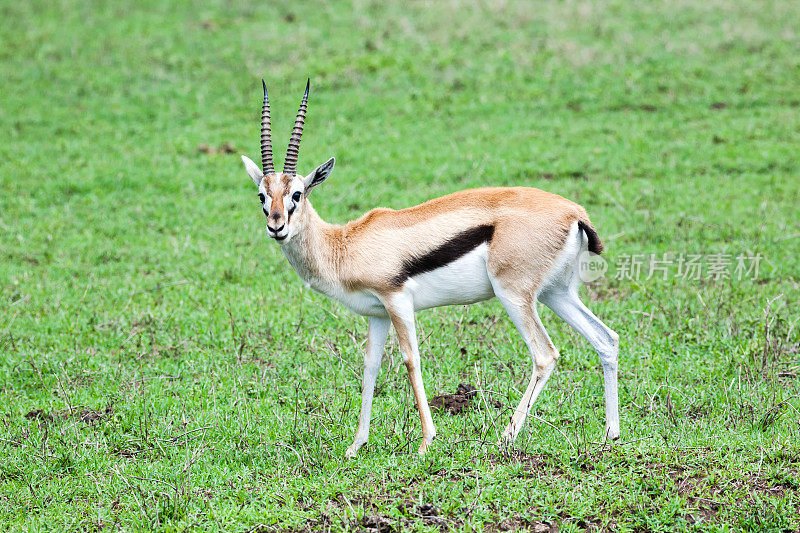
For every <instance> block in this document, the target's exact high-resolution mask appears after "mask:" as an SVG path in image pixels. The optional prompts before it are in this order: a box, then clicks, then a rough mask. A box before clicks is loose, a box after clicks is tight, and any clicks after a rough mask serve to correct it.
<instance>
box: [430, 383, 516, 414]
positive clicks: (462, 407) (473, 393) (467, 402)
mask: <svg viewBox="0 0 800 533" xmlns="http://www.w3.org/2000/svg"><path fill="white" fill-rule="evenodd" d="M477 399H478V389H476V388H475V387H474V386H473V385H472V384H471V383H461V384H459V385H458V387H457V388H456V392H455V393H453V394H440V395H439V396H434V397H433V398H432V399H431V400H430V401H429V402H428V403H429V404H430V406H431V408H433V409H437V410H439V411H447V412H449V413H450V414H451V415H459V414H461V413H463V412H464V411H466V410H467V409H469V408H470V406H471V405H472V402H473V401H475V400H477ZM486 401H487V402H489V403H490V404H491V405H493V406H494V407H497V408H501V407H502V406H503V405H502V404H501V403H500V402H498V401H497V400H494V399H487V400H486Z"/></svg>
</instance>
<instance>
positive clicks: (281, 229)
mask: <svg viewBox="0 0 800 533" xmlns="http://www.w3.org/2000/svg"><path fill="white" fill-rule="evenodd" d="M258 199H259V200H261V209H262V210H263V211H264V214H265V215H266V217H267V235H269V236H270V237H272V238H273V239H275V240H276V241H278V242H288V241H289V240H290V239H291V238H292V237H293V236H294V235H296V234H297V232H298V229H299V228H298V226H299V224H298V221H299V220H300V216H299V215H300V214H301V212H302V210H303V205H304V204H305V184H304V183H303V178H302V176H298V175H297V174H294V175H291V174H282V173H276V174H267V175H266V176H264V177H263V178H261V183H260V184H259V186H258Z"/></svg>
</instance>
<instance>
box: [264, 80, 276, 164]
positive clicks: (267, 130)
mask: <svg viewBox="0 0 800 533" xmlns="http://www.w3.org/2000/svg"><path fill="white" fill-rule="evenodd" d="M261 85H263V86H264V104H263V105H262V106H261V168H262V172H264V174H273V173H274V172H275V166H274V164H273V163H272V138H271V136H272V132H271V127H270V123H269V95H268V94H267V84H266V82H265V81H264V79H263V78H262V79H261Z"/></svg>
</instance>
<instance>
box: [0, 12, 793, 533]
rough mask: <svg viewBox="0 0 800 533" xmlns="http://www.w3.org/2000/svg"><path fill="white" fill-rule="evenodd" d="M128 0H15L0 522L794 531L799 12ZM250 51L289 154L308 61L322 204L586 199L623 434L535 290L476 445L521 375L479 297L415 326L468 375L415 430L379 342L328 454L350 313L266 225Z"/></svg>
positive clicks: (501, 390) (1, 39)
mask: <svg viewBox="0 0 800 533" xmlns="http://www.w3.org/2000/svg"><path fill="white" fill-rule="evenodd" d="M128 4H129V3H123V2H96V1H89V2H74V1H68V0H64V1H59V2H40V1H32V2H13V1H11V0H0V18H2V20H3V23H2V24H0V94H2V98H0V109H2V112H0V131H2V139H1V140H0V353H1V354H2V356H1V357H0V416H1V417H2V425H0V530H4V531H5V530H10V531H53V530H87V531H95V530H101V529H102V530H104V531H106V530H110V531H113V530H124V531H135V530H141V531H144V530H151V529H155V530H163V531H184V530H224V531H241V532H244V531H260V532H266V531H317V530H334V531H343V530H364V529H367V530H370V531H381V532H385V531H400V530H418V531H438V530H442V531H450V530H457V531H460V530H474V531H480V530H487V531H500V530H507V529H522V530H531V531H550V530H552V531H555V530H556V529H558V530H560V531H580V530H587V529H588V530H592V531H597V530H604V529H607V530H620V531H673V530H681V529H694V530H703V531H726V530H728V531H730V530H759V531H797V530H798V528H800V410H799V409H800V377H799V376H800V354H799V353H798V352H799V351H800V333H799V332H800V322H799V320H800V319H798V316H799V313H798V304H799V303H800V298H798V283H799V282H800V217H798V214H797V213H798V211H797V206H798V205H800V157H799V156H798V153H800V83H798V82H799V80H800V34H799V33H798V31H799V30H798V29H799V28H800V6H799V5H798V4H797V3H794V2H778V1H775V2H763V1H751V2H721V1H715V0H712V1H708V2H688V1H683V2H638V3H633V2H621V1H609V2H573V1H566V2H547V3H542V4H538V3H537V4H533V3H527V2H506V1H499V0H498V1H489V2H481V3H479V2H460V1H445V2H410V3H409V2H404V3H403V5H402V6H401V5H400V3H396V4H395V3H386V2H377V1H376V2H370V1H354V2H352V3H347V2H340V1H335V2H334V1H331V2H326V3H324V4H316V3H312V2H292V3H288V2H287V3H280V4H281V5H275V4H276V3H274V2H253V3H244V2H205V3H204V5H203V6H202V7H198V6H193V5H191V4H190V3H188V2H185V3H172V2H167V3H164V2H155V1H145V2H138V3H137V4H138V6H139V7H137V8H135V9H134V8H132V7H130V6H129V5H128ZM168 5H169V7H167V6H168ZM262 76H263V77H265V78H266V80H267V82H268V84H269V88H270V96H271V101H272V123H273V139H274V141H273V142H274V145H275V151H276V154H278V155H279V157H278V164H281V161H282V154H283V150H284V147H285V142H286V140H287V139H288V135H289V133H290V131H291V124H292V121H293V119H294V114H295V112H296V110H297V104H298V102H299V98H300V96H301V94H302V89H303V86H304V84H305V80H306V77H307V76H310V78H311V97H310V107H309V114H308V120H307V123H306V131H305V135H304V140H303V145H302V150H301V153H300V164H299V170H300V171H301V172H310V171H311V169H313V167H314V166H316V165H318V164H320V163H322V162H324V161H325V160H326V159H327V158H328V157H329V156H331V155H335V156H336V158H337V165H336V170H335V171H334V173H333V175H332V177H331V178H330V179H329V180H328V181H327V182H326V183H325V184H324V185H323V186H321V187H320V188H319V189H317V190H316V192H315V193H314V195H313V197H312V200H313V202H314V205H315V207H316V209H317V210H318V211H319V212H320V214H321V215H322V216H323V217H324V218H326V219H327V220H329V221H331V222H339V223H343V222H345V221H346V220H349V219H351V218H355V217H357V216H359V215H360V214H361V213H363V212H364V211H366V210H368V209H370V208H372V207H375V206H378V205H382V206H386V207H394V208H400V207H405V206H409V205H413V204H416V203H420V202H422V201H424V200H426V199H429V198H431V197H434V196H438V195H441V194H445V193H448V192H452V191H456V190H459V189H463V188H469V187H478V186H485V185H527V186H533V187H539V188H543V189H546V190H549V191H551V192H555V193H558V194H561V195H563V196H566V197H568V198H570V199H572V200H575V201H577V202H579V203H581V204H583V205H584V206H585V207H586V209H587V210H588V212H589V214H590V215H591V217H592V220H593V222H594V224H595V226H596V227H597V229H598V232H599V233H600V235H601V236H602V237H603V239H604V241H605V243H606V247H607V253H606V255H605V256H604V257H605V258H606V260H607V261H608V264H609V270H608V272H607V275H606V276H605V277H604V278H601V279H599V280H597V281H596V282H594V283H593V284H591V285H590V286H589V287H588V288H587V289H585V290H584V292H583V295H584V296H585V299H586V300H587V301H590V307H591V308H592V309H593V310H594V312H595V313H596V314H597V315H598V316H600V317H601V318H602V319H603V320H604V321H605V322H606V323H607V324H609V325H610V326H611V327H612V328H613V329H615V330H616V331H617V332H618V333H619V334H620V337H621V355H620V387H621V389H620V402H621V416H622V438H621V439H620V440H619V441H618V442H616V443H614V444H610V443H606V442H604V441H603V438H602V437H603V406H602V374H601V372H600V367H599V361H598V358H597V356H596V354H595V353H594V351H593V350H592V348H591V347H590V346H589V345H588V343H586V342H585V341H584V340H583V339H582V338H580V337H579V336H578V334H577V333H576V332H574V331H573V330H571V329H569V328H568V327H567V326H566V325H565V324H564V323H562V322H561V321H560V320H558V319H557V318H556V317H554V316H553V315H552V313H550V312H549V311H546V310H545V311H543V312H542V317H543V320H544V322H545V326H546V327H547V328H548V331H549V332H550V334H551V337H552V338H553V341H554V342H555V344H556V345H557V347H558V348H559V349H560V351H561V359H560V361H559V365H558V367H557V368H556V371H555V373H554V375H553V378H552V379H551V380H550V382H549V384H548V387H547V389H545V392H544V393H543V394H542V396H541V398H540V399H539V401H538V402H537V404H536V405H535V408H534V412H533V416H532V417H531V418H530V419H529V421H528V423H527V425H526V427H525V428H524V429H523V431H522V433H521V434H520V438H519V439H518V440H517V442H516V444H515V446H514V447H513V448H511V449H508V450H503V449H499V448H498V447H496V446H495V445H494V442H495V441H496V439H497V437H498V434H499V431H500V430H502V427H503V426H504V425H505V423H506V422H507V420H508V418H509V414H510V412H511V410H512V409H513V407H514V406H515V405H516V403H517V402H518V400H519V397H520V395H521V391H522V390H524V388H525V386H526V385H527V379H528V376H529V372H530V369H531V366H530V361H529V357H528V355H527V353H526V349H525V346H524V344H523V342H522V340H521V339H520V337H519V335H518V334H517V333H516V331H515V330H514V328H513V325H512V324H511V323H510V321H509V320H508V319H507V317H506V316H505V313H504V311H503V309H502V307H501V306H500V304H499V303H498V302H497V301H493V302H487V303H485V304H480V305H475V306H472V307H469V308H462V307H458V308H455V307H454V308H442V309H436V310H431V311H426V312H423V313H420V315H419V316H418V320H419V325H418V328H419V333H420V346H421V351H422V354H423V355H422V359H423V362H422V366H423V376H424V379H425V385H426V389H427V392H428V395H429V397H433V396H436V395H442V394H449V393H453V392H454V391H455V390H456V387H457V386H458V384H459V383H470V384H472V385H474V386H475V387H477V388H478V389H480V391H481V392H480V394H479V395H478V398H477V399H476V400H473V401H472V402H471V403H470V404H469V405H468V406H467V409H465V410H464V411H463V412H462V413H460V414H450V413H448V412H435V413H434V420H435V422H436V424H437V427H438V436H437V439H436V441H435V442H434V446H433V449H432V452H431V453H429V454H428V455H427V456H425V457H423V458H419V457H417V455H416V453H415V451H416V449H417V447H418V445H419V441H420V438H421V430H420V427H419V419H418V417H417V414H416V410H415V408H414V405H413V397H412V395H411V392H410V387H409V385H408V380H407V378H406V372H405V368H404V367H403V365H402V362H401V358H400V355H399V352H398V349H397V345H396V341H394V340H393V339H390V343H389V345H388V349H387V354H386V357H385V359H384V363H383V367H382V369H381V374H380V376H379V380H378V389H377V393H376V399H375V406H374V409H373V423H372V433H371V437H370V442H369V443H368V444H367V445H366V446H365V447H364V448H363V449H362V450H361V452H360V454H359V456H358V458H357V459H355V460H349V461H348V460H344V459H343V454H344V451H345V449H346V448H347V446H348V445H349V444H350V442H351V441H352V437H353V434H354V432H355V428H356V422H357V415H358V408H359V398H360V374H361V364H362V357H363V350H364V343H365V337H366V320H365V319H363V318H361V317H356V316H354V315H351V314H349V313H348V312H347V311H346V310H344V309H343V308H341V307H338V306H337V305H335V304H334V303H332V302H329V301H327V300H326V299H325V298H324V297H322V296H320V295H318V294H315V293H312V292H310V291H309V290H307V289H305V288H304V287H303V286H302V284H301V283H300V282H299V280H298V278H297V276H296V275H295V273H294V272H293V271H292V270H291V268H290V267H289V265H288V263H286V261H285V259H284V258H283V256H282V254H281V253H280V250H279V247H278V246H277V245H276V244H275V243H274V242H267V241H268V240H267V237H266V233H265V228H264V226H265V220H264V216H263V214H262V213H261V210H260V206H259V204H258V200H257V198H256V195H255V190H254V188H253V186H252V182H251V181H250V179H249V178H248V176H247V175H246V173H245V171H244V169H243V167H242V164H241V161H240V159H239V154H242V153H244V154H248V155H249V156H250V157H252V158H253V159H255V160H258V127H259V115H260V98H261V96H260V90H261V89H260V81H259V80H260V78H261V77H262ZM650 254H656V257H657V258H658V259H659V260H664V259H666V261H667V262H666V263H659V265H661V266H662V267H664V269H665V270H656V271H655V272H654V275H653V276H649V274H650V270H649V267H650V265H651V264H652V263H651V260H650ZM664 254H668V255H666V256H664ZM680 254H684V258H688V257H689V256H692V255H697V256H700V258H699V259H698V260H697V261H695V263H697V262H698V261H699V264H700V265H701V267H702V270H701V272H700V276H699V278H700V279H694V278H695V277H696V276H695V275H694V274H692V275H684V274H685V273H686V270H685V267H686V265H685V264H679V258H680ZM714 254H718V255H714ZM719 254H722V255H719ZM737 258H739V259H738V260H737ZM725 261H727V263H725ZM756 261H759V270H758V273H757V274H756V272H755V271H754V270H750V271H749V272H744V275H742V274H743V273H742V272H741V271H738V272H737V271H736V267H737V264H738V263H741V262H744V263H745V264H746V265H748V266H749V267H752V266H754V263H755V262H756ZM637 262H638V263H644V266H643V267H642V268H641V272H640V273H639V274H638V275H637V273H636V272H635V271H632V270H630V269H629V267H630V266H631V265H633V264H634V263H637ZM719 264H722V265H724V266H725V269H724V273H725V274H727V276H725V275H721V274H720V275H715V274H714V272H715V270H714V268H715V267H714V266H713V265H719ZM740 266H741V265H740ZM679 268H680V269H681V270H679ZM716 272H718V271H716ZM648 277H649V279H648ZM715 277H716V278H719V279H714V278H715ZM739 278H741V279H739Z"/></svg>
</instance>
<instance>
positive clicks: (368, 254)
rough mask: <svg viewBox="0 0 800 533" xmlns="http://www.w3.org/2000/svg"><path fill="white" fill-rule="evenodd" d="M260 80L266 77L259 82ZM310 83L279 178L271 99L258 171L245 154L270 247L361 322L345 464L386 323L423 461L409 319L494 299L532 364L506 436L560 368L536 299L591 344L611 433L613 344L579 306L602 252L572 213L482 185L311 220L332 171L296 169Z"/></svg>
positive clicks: (614, 431) (427, 417) (422, 407)
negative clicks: (587, 254) (365, 322)
mask: <svg viewBox="0 0 800 533" xmlns="http://www.w3.org/2000/svg"><path fill="white" fill-rule="evenodd" d="M262 83H263V80H262ZM307 102H308V85H306V93H305V95H304V96H303V100H302V103H301V105H300V111H299V112H298V114H297V119H296V121H295V126H294V130H293V131H292V136H291V139H290V141H289V148H288V150H287V154H286V162H285V165H284V168H283V172H277V171H275V169H274V166H273V162H272V145H271V140H270V122H269V99H268V96H267V88H266V85H264V104H263V108H262V118H261V158H262V165H263V169H264V170H263V172H262V171H261V170H260V169H259V168H258V166H257V165H256V164H255V163H253V162H252V161H251V160H250V159H248V158H247V157H245V156H242V160H243V161H244V165H245V167H246V168H247V173H248V174H249V175H250V177H251V178H252V179H253V182H254V183H255V184H256V187H258V196H259V198H260V200H261V204H262V209H263V211H264V214H265V215H266V216H267V233H268V235H269V236H270V237H272V238H273V239H275V240H276V241H278V243H279V244H280V246H281V249H282V250H283V253H284V254H285V255H286V258H287V259H288V260H289V263H290V264H291V265H292V267H293V268H294V269H295V271H297V273H298V274H299V275H300V277H301V278H302V279H303V280H304V281H305V282H306V283H308V284H309V285H310V286H311V287H313V288H314V289H316V290H317V291H319V292H322V293H323V294H326V295H328V296H330V297H331V298H334V299H335V300H338V301H340V302H341V303H343V304H344V305H345V306H346V307H348V308H350V309H351V310H352V311H354V312H356V313H358V314H361V315H365V316H368V317H369V338H368V341H367V350H366V357H365V361H364V379H363V388H362V392H361V415H360V417H359V420H358V431H357V432H356V436H355V440H354V442H353V444H352V445H351V446H350V447H349V448H348V449H347V452H346V454H347V456H353V455H355V454H356V452H357V451H358V449H359V448H360V447H361V446H362V445H363V444H364V443H365V442H367V438H368V436H369V420H370V411H371V409H372V394H373V389H374V387H375V379H376V377H377V374H378V369H379V367H380V363H381V357H382V354H383V349H384V344H385V343H386V337H387V334H388V332H389V325H390V324H391V325H393V326H394V328H395V330H396V331H397V338H398V341H399V344H400V350H401V351H402V354H403V361H404V363H405V365H406V368H407V369H408V375H409V377H410V380H411V387H412V389H413V391H414V396H415V398H416V402H417V407H418V408H419V416H420V418H421V420H422V437H423V439H422V444H421V446H420V448H419V453H424V452H425V450H427V448H428V447H429V446H430V444H431V442H432V441H433V438H434V436H435V435H436V428H435V427H434V425H433V419H432V417H431V411H430V408H429V406H428V400H427V398H426V396H425V388H424V386H423V384H422V373H421V372H420V356H419V350H418V347H417V336H416V329H415V327H414V313H415V312H416V311H419V310H420V309H427V308H429V307H436V306H441V305H460V304H471V303H474V302H479V301H481V300H487V299H489V298H491V297H493V296H497V297H498V298H499V299H500V301H501V302H502V304H503V306H504V307H505V309H506V311H507V312H508V315H509V316H510V317H511V320H512V321H513V322H514V325H516V327H517V329H518V330H519V332H520V334H521V335H522V338H523V339H524V340H525V343H526V344H527V345H528V349H529V350H530V354H531V358H532V359H533V372H532V375H531V380H530V383H529V384H528V388H527V389H526V390H525V393H524V394H523V395H522V400H521V401H520V404H519V406H518V407H517V409H516V411H514V414H513V416H512V417H511V421H510V422H509V424H508V426H507V427H506V428H505V430H504V431H503V434H502V438H503V439H504V440H506V441H507V442H512V441H513V440H514V439H515V438H516V437H517V434H518V433H519V430H520V429H521V428H522V425H523V423H524V422H525V418H526V417H527V416H528V413H529V412H530V409H531V406H532V405H533V402H534V401H535V400H536V397H537V396H538V395H539V393H540V392H541V391H542V389H543V388H544V385H545V383H546V382H547V379H548V378H549V377H550V374H551V373H552V371H553V367H554V366H555V364H556V361H557V360H558V350H557V349H556V348H555V346H553V343H552V342H551V341H550V337H549V336H548V335H547V332H546V331H545V329H544V327H543V326H542V323H541V321H540V320H539V315H538V314H537V311H536V301H537V300H539V301H540V302H542V303H544V304H545V305H546V306H547V307H549V308H550V309H552V310H553V311H554V312H555V313H556V314H557V315H558V316H560V317H561V318H563V319H564V320H565V321H566V322H567V323H568V324H570V325H571V326H572V327H574V328H575V329H576V330H578V331H579V332H580V333H581V335H583V336H584V337H586V339H587V340H588V341H589V342H590V343H591V344H592V346H594V348H595V349H596V350H597V352H598V353H599V354H600V360H601V361H602V364H603V378H604V380H605V404H606V434H607V436H608V437H609V438H617V437H618V436H619V414H618V409H617V352H618V340H619V337H618V336H617V334H616V333H614V332H613V331H612V330H611V329H609V328H608V327H607V326H606V325H605V324H603V323H602V322H601V321H600V320H599V319H598V318H597V317H596V316H594V315H593V314H592V312H591V311H589V309H587V308H586V306H585V305H583V302H581V300H580V299H579V298H578V286H579V284H580V279H579V277H578V257H579V255H580V254H581V253H582V252H584V251H586V250H589V251H591V252H594V253H597V254H599V253H600V252H601V251H602V248H603V245H602V243H601V242H600V239H599V238H598V236H597V233H595V230H594V229H593V228H592V225H591V223H590V222H589V217H588V215H587V214H586V211H585V210H584V209H583V208H582V207H581V206H579V205H577V204H575V203H572V202H570V201H569V200H566V199H564V198H562V197H561V196H557V195H555V194H550V193H547V192H544V191H541V190H538V189H530V188H526V187H513V188H500V187H496V188H486V189H473V190H466V191H461V192H456V193H453V194H449V195H447V196H443V197H441V198H436V199H434V200H430V201H428V202H425V203H424V204H421V205H418V206H416V207H409V208H407V209H401V210H399V211H395V210H392V209H385V208H376V209H373V210H372V211H370V212H369V213H367V214H365V215H364V216H362V217H361V218H359V219H357V220H354V221H352V222H348V223H347V224H345V225H343V226H336V225H333V224H328V223H327V222H325V221H323V220H322V219H321V218H320V217H319V215H317V213H316V211H314V208H313V207H311V203H310V202H309V201H308V195H309V193H311V191H312V189H313V188H314V187H316V186H317V185H319V184H320V183H322V182H323V181H324V180H325V178H327V177H328V175H329V174H330V173H331V171H332V170H333V164H334V159H333V158H330V159H329V160H328V161H327V162H325V163H323V164H322V165H321V166H319V167H317V169H316V170H314V171H313V172H311V173H310V174H308V175H307V176H301V175H300V174H297V172H296V166H297V155H298V151H299V147H300V137H301V135H302V133H303V124H304V121H305V113H306V107H307Z"/></svg>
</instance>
